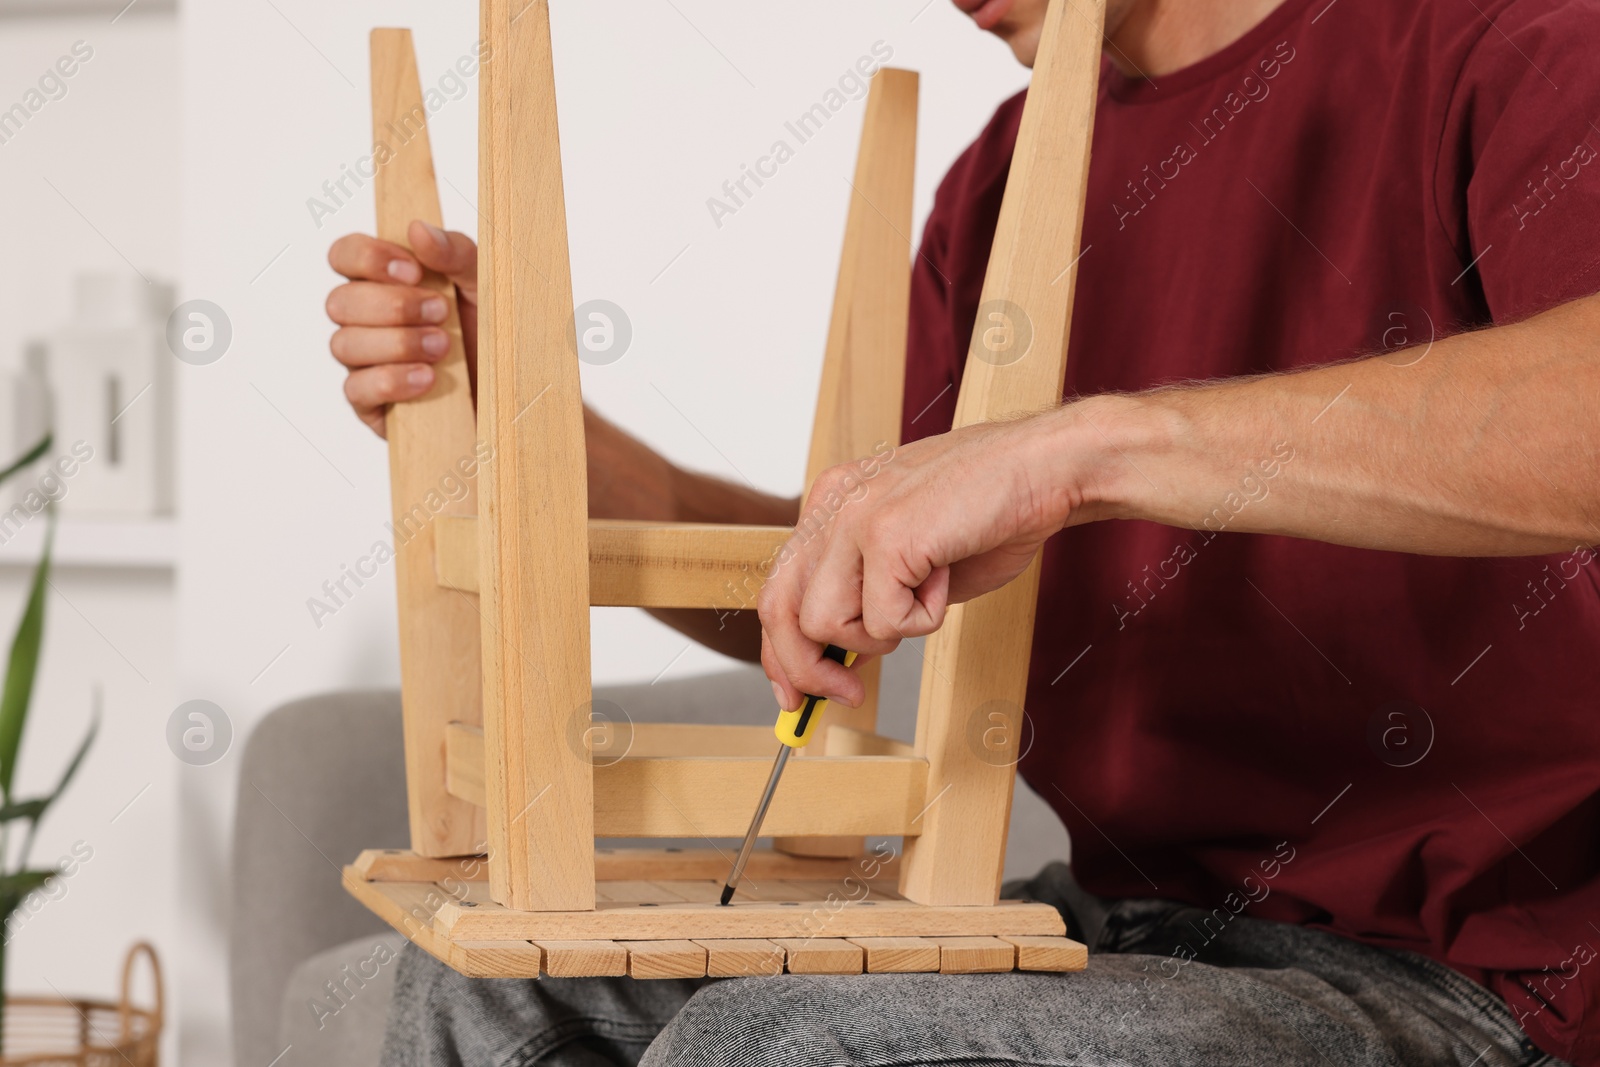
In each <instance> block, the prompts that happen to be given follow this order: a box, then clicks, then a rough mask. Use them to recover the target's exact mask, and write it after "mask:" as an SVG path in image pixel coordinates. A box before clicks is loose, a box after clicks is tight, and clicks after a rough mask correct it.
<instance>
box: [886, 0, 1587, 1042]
mask: <svg viewBox="0 0 1600 1067" xmlns="http://www.w3.org/2000/svg"><path fill="white" fill-rule="evenodd" d="M1021 105H1022V100H1021V98H1020V97H1018V98H1016V99H1013V100H1011V101H1008V102H1007V103H1006V104H1005V105H1003V106H1002V107H1001V108H1000V111H999V113H998V114H997V115H996V116H995V118H994V120H993V122H992V123H991V124H990V126H989V127H988V129H987V130H985V132H984V133H983V134H982V136H981V137H980V138H979V139H978V141H977V142H976V143H975V144H974V145H973V146H972V147H971V148H970V149H968V150H967V152H966V153H965V154H964V155H963V156H962V157H961V158H960V160H959V161H958V162H957V163H956V165H955V167H954V168H953V169H952V171H951V172H950V175H949V176H948V177H947V178H946V179H945V181H944V183H943V185H942V187H941V188H940V190H939V194H938V198H937V201H936V204H935V207H934V211H933V214H932V216H931V217H930V218H929V220H928V225H927V230H926V233H925V235H924V239H923V246H922V253H923V254H922V255H921V256H919V257H918V258H917V260H916V267H915V275H914V280H913V295H912V319H911V341H910V349H909V351H910V356H909V360H910V361H909V366H908V370H907V381H906V404H905V412H906V416H905V418H906V423H905V438H906V439H907V440H912V439H915V438H917V437H922V436H926V435H928V434H933V433H939V432H942V431H944V430H946V429H948V428H949V426H950V422H951V417H952V413H953V411H954V407H955V394H956V390H955V388H953V386H955V385H958V384H959V381H960V375H961V369H962V363H963V359H964V357H965V354H966V351H967V346H968V342H969V339H970V336H971V332H972V325H973V319H974V315H975V312H976V308H977V304H978V297H979V290H980V287H981V285H982V280H983V273H984V268H985V264H986V262H987V259H988V253H989V248H990V244H991V242H992V240H993V234H994V226H995V220H996V217H997V215H998V212H999V207H1000V199H1001V195H1002V193H1003V191H1004V186H1005V177H1006V171H1007V168H1008V166H1009V161H1010V156H1011V151H1012V146H1013V143H1014V140H1015V136H1016V130H1017V123H1018V120H1019V118H1020V115H1021V110H1022V107H1021ZM1063 195H1069V194H1068V192H1067V191H1064V192H1063ZM1083 247H1084V249H1085V251H1084V254H1083V257H1082V259H1081V261H1080V262H1079V263H1078V266H1077V268H1076V271H1077V286H1078V289H1077V305H1076V311H1075V313H1074V316H1073V324H1072V339H1071V354H1070V359H1069V361H1068V365H1067V384H1066V393H1067V395H1069V396H1070V395H1074V394H1092V393H1100V392H1105V391H1108V390H1137V389H1145V388H1148V387H1150V386H1154V385H1158V384H1161V383H1166V382H1172V381H1176V380H1181V379H1202V378H1212V377H1225V376H1229V375H1241V374H1258V373H1262V372H1269V371H1283V370H1289V369H1290V368H1294V367H1304V366H1308V365H1314V364H1319V363H1328V362H1331V361H1335V360H1341V359H1347V358H1350V357H1353V356H1358V355H1362V354H1370V353H1384V352H1385V350H1386V349H1395V350H1396V351H1391V352H1388V353H1387V354H1386V355H1384V356H1383V357H1382V358H1387V359H1388V360H1389V361H1390V362H1391V363H1392V364H1394V368H1395V369H1394V373H1396V374H1404V373H1406V370H1405V365H1406V364H1407V363H1408V362H1410V361H1411V360H1413V359H1415V358H1418V357H1419V356H1421V355H1422V353H1423V352H1424V350H1425V349H1424V348H1423V347H1415V348H1412V349H1409V350H1405V351H1400V350H1399V349H1402V348H1403V347H1404V346H1406V345H1413V346H1424V345H1425V343H1426V342H1427V340H1428V339H1429V337H1430V336H1435V335H1437V336H1443V335H1446V334H1448V333H1451V332H1456V331H1460V330H1462V329H1466V328H1470V327H1482V326H1487V325H1490V324H1493V323H1504V322H1508V321H1511V320H1514V319H1518V318H1523V317H1526V316H1528V315H1530V314H1533V313H1535V312H1538V311H1540V310H1542V309H1545V308H1548V307H1550V306H1552V305H1555V304H1558V303H1561V302H1563V301H1566V300H1570V299H1574V298H1577V297H1580V296H1584V295H1587V294H1590V293H1593V292H1594V291H1596V290H1597V289H1600V0H1509V2H1508V0H1472V2H1469V0H1416V2H1409V3H1395V2H1393V0H1334V2H1332V3H1330V2H1329V0H1287V2H1286V3H1284V4H1283V6H1282V7H1280V8H1279V9H1277V10H1276V11H1275V12H1274V13H1273V14H1272V15H1271V16H1269V17H1268V18H1267V19H1266V21H1265V22H1263V23H1262V24H1261V25H1259V26H1258V27H1256V28H1255V29H1254V30H1252V31H1251V32H1250V33H1249V34H1247V35H1246V36H1245V37H1244V38H1243V39H1241V40H1240V41H1238V42H1236V43H1235V44H1233V45H1232V46H1230V47H1228V48H1227V49H1225V50H1223V51H1222V52H1220V53H1219V54H1217V55H1215V56H1212V57H1211V58H1209V59H1206V60H1205V61H1203V62H1201V63H1198V64H1196V65H1194V66H1192V67H1190V68H1188V69H1186V70H1182V71H1179V72H1177V73H1173V74H1167V75H1163V76H1161V77H1159V78H1157V79H1155V80H1154V82H1145V81H1142V80H1138V79H1130V78H1127V77H1124V76H1122V75H1121V74H1119V73H1117V72H1116V71H1114V70H1111V69H1110V68H1109V67H1107V69H1106V70H1105V71H1104V73H1103V76H1102V79H1101V86H1100V102H1099V112H1098V115H1097V118H1096V125H1095V134H1094V157H1093V166H1092V168H1091V171H1090V175H1089V188H1088V201H1087V218H1086V220H1085V224H1084V231H1083ZM946 279H948V282H947V281H946ZM1423 358H1433V359H1438V358H1441V356H1440V355H1439V354H1438V353H1437V352H1435V353H1432V354H1430V355H1429V356H1425V357H1423ZM1345 399H1346V401H1347V402H1353V401H1351V398H1348V397H1347V398H1345ZM1596 414H1597V416H1600V413H1596ZM1323 417H1326V418H1337V417H1338V408H1337V407H1334V408H1333V409H1331V410H1330V411H1328V412H1327V413H1326V414H1325V415H1324V416H1323ZM1486 419H1487V421H1486V424H1485V426H1486V432H1491V433H1492V432H1494V421H1493V415H1492V413H1489V414H1487V415H1486ZM1570 433H1571V439H1572V446H1573V447H1572V450H1571V455H1570V465H1564V466H1559V467H1556V468H1555V469H1550V470H1545V471H1541V472H1539V473H1538V474H1537V475H1534V474H1531V473H1530V475H1529V476H1530V477H1535V476H1537V477H1540V478H1542V479H1544V480H1545V481H1546V483H1547V484H1549V485H1550V486H1551V490H1550V491H1551V492H1562V491H1563V488H1562V487H1563V486H1575V485H1576V484H1578V482H1579V481H1580V480H1581V481H1585V482H1587V481H1592V480H1593V478H1594V462H1595V447H1596V446H1595V444H1594V442H1595V440H1596V439H1597V437H1600V419H1597V425H1595V426H1573V427H1571V428H1570ZM1294 445H1295V442H1294V441H1292V440H1291V441H1289V442H1286V448H1285V449H1284V450H1283V454H1280V455H1278V456H1277V457H1263V459H1265V460H1268V461H1269V466H1272V465H1273V464H1272V462H1271V461H1272V460H1274V458H1275V459H1276V467H1275V469H1276V470H1277V471H1278V473H1279V474H1281V473H1282V472H1283V471H1286V470H1292V468H1293V465H1294V459H1293V450H1294ZM1250 473H1251V472H1249V471H1246V470H1243V469H1241V471H1240V472H1239V474H1240V483H1241V492H1240V494H1239V496H1237V497H1235V498H1234V503H1233V504H1232V505H1229V507H1231V508H1233V509H1234V510H1238V509H1239V508H1238V507H1236V506H1235V505H1238V502H1239V501H1240V500H1248V498H1249V496H1250V494H1251V493H1256V494H1259V493H1260V492H1261V491H1262V488H1261V487H1262V486H1264V487H1265V491H1267V492H1270V491H1271V485H1272V483H1271V480H1270V478H1265V479H1264V478H1261V477H1259V476H1258V477H1257V479H1256V480H1255V481H1253V482H1248V483H1247V481H1246V479H1247V477H1248V476H1249V475H1250ZM1252 487H1253V488H1252ZM1219 503H1220V502H1219ZM1242 506H1246V507H1247V506H1249V505H1248V504H1247V503H1246V504H1244V505H1242ZM1213 514H1214V515H1215V514H1218V513H1213ZM1221 514H1222V519H1221V520H1218V521H1216V522H1214V523H1213V524H1212V527H1211V529H1210V530H1201V531H1195V530H1185V529H1176V528H1173V527H1169V526H1161V525H1157V524H1154V523H1146V522H1121V521H1118V522H1101V523H1095V524H1091V525H1087V526H1081V527H1077V528H1074V529H1071V530H1068V531H1066V532H1064V533H1062V534H1061V535H1059V536H1057V537H1055V538H1053V539H1052V540H1051V541H1050V542H1049V544H1047V545H1046V547H1045V550H1044V578H1043V585H1042V587H1041V591H1040V595H1039V615H1038V623H1037V631H1036V637H1035V641H1034V649H1033V661H1032V670H1031V677H1030V684H1029V705H1028V711H1029V716H1030V719H1031V724H1032V728H1033V731H1034V734H1035V736H1033V737H1032V739H1031V744H1030V747H1029V749H1028V752H1027V755H1026V756H1025V758H1024V759H1023V761H1022V764H1021V768H1022V771H1023V773H1024V774H1025V776H1026V778H1027V780H1028V781H1029V782H1030V783H1031V784H1032V785H1033V787H1034V788H1035V789H1036V790H1038V792H1039V793H1040V794H1041V795H1043V796H1044V797H1045V799H1046V800H1048V801H1050V802H1051V803H1052V804H1053V805H1054V806H1055V808H1056V810H1057V812H1058V813H1059V814H1060V815H1061V817H1062V819H1063V820H1065V822H1066V824H1067V827H1068V828H1069V829H1070V831H1071V833H1072V842H1073V853H1074V856H1073V867H1074V870H1075V872H1076V874H1077V876H1078V878H1079V879H1080V881H1081V882H1082V883H1083V885H1084V886H1085V887H1086V888H1088V889H1090V890H1091V891H1093V892H1096V893H1100V894H1103V895H1107V896H1158V897H1166V898H1172V899H1178V900H1184V901H1189V902H1192V903H1194V904H1197V905H1199V906H1201V907H1205V908H1207V909H1218V912H1219V915H1222V916H1227V915H1230V914H1232V913H1233V912H1236V911H1240V910H1243V911H1245V912H1246V913H1248V914H1251V915H1255V916H1258V917H1264V918H1270V919H1278V920H1284V921H1288V922H1295V923H1304V924H1308V925H1312V926H1316V927H1320V928H1323V929H1327V930H1331V931H1334V932H1336V933H1339V934H1341V935H1344V936H1347V937H1352V938H1356V939H1359V940H1361V941H1365V942H1368V943H1371V944H1375V945H1382V946H1387V947H1390V948H1396V949H1407V950H1411V951H1414V952H1419V953H1422V954H1424V955H1426V956H1430V957H1432V958H1434V959H1435V960H1440V961H1443V962H1444V963H1446V964H1448V965H1449V966H1450V967H1453V968H1455V969H1456V970H1458V971H1460V972H1462V973H1463V974H1466V975H1468V976H1469V977H1471V978H1473V979H1475V980H1477V981H1479V982H1482V983H1484V984H1485V985H1487V986H1488V987H1489V988H1490V989H1492V990H1494V991H1495V992H1497V993H1499V994H1500V995H1501V996H1503V997H1504V998H1505V999H1506V1001H1507V1002H1508V1004H1509V1005H1510V1006H1511V1008H1512V1010H1513V1011H1514V1012H1515V1013H1516V1015H1517V1016H1518V1018H1519V1020H1520V1021H1521V1023H1522V1025H1523V1027H1524V1029H1525V1030H1526V1031H1527V1033H1528V1034H1529V1035H1530V1036H1531V1037H1532V1038H1533V1040H1534V1041H1535V1042H1537V1043H1538V1045H1539V1046H1541V1047H1542V1048H1544V1049H1545V1050H1547V1051H1550V1052H1553V1053H1555V1054H1556V1055H1558V1056H1561V1057H1564V1058H1566V1059H1569V1060H1573V1061H1575V1062H1578V1063H1580V1064H1596V1063H1600V700H1597V699H1596V689H1597V683H1600V563H1597V562H1595V561H1594V556H1593V553H1591V552H1590V551H1588V550H1587V549H1582V550H1575V551H1573V552H1568V553H1563V554H1559V555H1555V556H1549V557H1543V558H1537V559H1530V558H1513V559H1454V558H1432V557H1424V556H1411V555H1403V554H1399V553H1390V552H1376V551H1365V550H1362V549H1356V548H1344V547H1340V546H1337V545H1329V544H1322V543H1319V542H1316V541H1307V540H1296V539H1293V538H1287V537H1270V536H1257V535H1249V534H1240V533H1234V532H1228V531H1227V530H1226V519H1227V518H1228V516H1229V514H1230V512H1223V513H1221ZM1197 518H1198V517H1197ZM1218 526H1221V527H1223V532H1221V533H1216V532H1214V531H1215V530H1216V528H1217V527H1218ZM1024 743H1025V744H1028V743H1029V742H1028V739H1026V738H1025V740H1024ZM1206 944H1207V937H1206V933H1205V932H1204V931H1199V930H1197V931H1196V936H1195V938H1194V940H1193V941H1192V942H1191V944H1190V946H1189V950H1190V951H1191V952H1192V953H1193V954H1194V957H1195V958H1196V959H1197V960H1199V961H1202V962H1203V961H1204V960H1205V959H1206Z"/></svg>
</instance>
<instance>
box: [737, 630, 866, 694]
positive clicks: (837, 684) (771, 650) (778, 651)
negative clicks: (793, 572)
mask: <svg viewBox="0 0 1600 1067" xmlns="http://www.w3.org/2000/svg"><path fill="white" fill-rule="evenodd" d="M852 651H853V650H852ZM761 662H762V665H763V666H764V667H766V668H767V677H768V678H771V679H772V680H773V681H774V682H776V683H778V688H779V689H780V690H781V691H782V694H783V696H784V697H785V698H786V699H787V700H788V701H790V703H788V704H786V705H785V710H788V711H793V710H794V709H795V708H798V707H799V706H800V704H801V700H802V698H803V697H804V696H805V695H806V694H808V693H815V694H816V695H817V696H824V697H828V698H829V699H830V700H837V701H839V702H840V703H841V704H847V705H849V706H850V707H852V708H854V707H859V706H860V705H861V702H862V701H863V700H865V699H866V696H867V690H866V687H865V686H864V685H862V684H861V679H860V678H857V677H856V675H855V672H854V671H852V670H850V669H849V668H847V667H844V666H841V665H840V664H837V663H835V662H833V660H831V659H826V658H824V657H823V655H822V646H821V645H820V644H818V643H817V642H815V641H813V640H811V639H810V638H808V637H806V636H805V634H803V633H801V632H800V625H799V616H798V615H796V614H795V613H794V612H793V611H792V610H791V611H785V612H781V613H774V614H772V616H771V617H770V618H769V616H768V613H767V612H766V611H763V612H762V614H761Z"/></svg>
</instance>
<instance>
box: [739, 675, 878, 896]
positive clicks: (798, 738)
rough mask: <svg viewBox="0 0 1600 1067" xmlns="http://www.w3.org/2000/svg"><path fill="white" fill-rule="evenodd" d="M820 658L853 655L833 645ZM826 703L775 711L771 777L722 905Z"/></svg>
mask: <svg viewBox="0 0 1600 1067" xmlns="http://www.w3.org/2000/svg"><path fill="white" fill-rule="evenodd" d="M822 654H823V655H824V656H826V657H827V658H828V659H831V660H833V662H835V663H838V664H842V665H843V666H846V667H848V666H850V664H852V663H854V662H855V661H856V654H855V653H854V652H846V651H845V650H844V649H842V648H840V647H838V646H837V645H829V646H828V647H827V648H825V649H823V650H822ZM827 703H828V700H827V698H826V697H814V696H808V697H806V698H805V700H804V702H802V703H801V705H800V707H799V708H797V709H796V710H794V711H784V710H782V709H779V711H778V722H777V725H775V726H774V727H773V728H772V732H773V733H775V734H777V735H778V740H779V741H781V742H782V744H780V745H779V746H778V758H777V759H776V760H774V761H773V764H772V776H771V777H770V778H768V779H767V788H766V789H765V790H763V791H762V793H761V803H760V804H758V805H756V814H755V818H753V819H751V820H750V829H749V830H747V831H745V835H744V844H743V845H742V846H740V848H739V857H738V859H736V860H734V861H733V873H732V874H730V875H728V884H727V885H725V886H723V887H722V903H723V904H726V903H728V901H730V900H732V899H733V891H734V890H735V889H737V888H739V879H740V878H741V877H743V876H744V865H745V863H746V861H748V860H749V859H750V851H751V849H753V848H755V847H756V838H757V837H759V836H760V835H761V821H762V820H763V819H765V818H766V817H767V808H769V807H771V806H772V794H773V793H775V792H777V789H778V779H780V778H782V777H783V768H784V765H785V764H787V763H788V762H789V753H791V752H793V751H794V750H795V749H797V748H805V747H806V745H808V744H810V743H811V736H812V735H813V734H814V733H816V731H817V723H819V722H821V721H822V709H823V708H824V707H826V706H827Z"/></svg>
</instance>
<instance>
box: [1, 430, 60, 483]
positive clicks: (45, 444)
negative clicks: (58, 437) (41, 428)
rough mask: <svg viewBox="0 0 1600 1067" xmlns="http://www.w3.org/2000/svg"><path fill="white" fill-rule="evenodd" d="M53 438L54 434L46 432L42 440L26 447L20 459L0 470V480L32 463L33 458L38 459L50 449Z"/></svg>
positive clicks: (2, 480)
mask: <svg viewBox="0 0 1600 1067" xmlns="http://www.w3.org/2000/svg"><path fill="white" fill-rule="evenodd" d="M54 440H55V435H54V434H48V433H47V434H45V435H44V440H42V441H40V442H39V443H38V444H36V445H34V446H33V447H32V448H30V449H28V451H27V452H26V453H24V454H23V457H22V458H21V459H19V460H17V461H16V462H15V463H13V464H11V466H9V467H7V468H6V469H5V470H0V482H4V481H5V480H6V479H7V478H9V477H11V476H12V475H13V474H15V473H17V472H18V471H19V470H21V469H22V468H24V467H26V466H27V465H28V464H30V463H32V462H33V461H34V460H36V459H38V458H39V457H41V456H43V455H44V454H45V453H46V452H48V451H50V445H51V443H52V442H53V441H54Z"/></svg>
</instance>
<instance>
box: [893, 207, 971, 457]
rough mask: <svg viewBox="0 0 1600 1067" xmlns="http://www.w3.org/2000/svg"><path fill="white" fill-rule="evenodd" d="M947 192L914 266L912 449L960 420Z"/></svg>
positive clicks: (907, 421)
mask: <svg viewBox="0 0 1600 1067" xmlns="http://www.w3.org/2000/svg"><path fill="white" fill-rule="evenodd" d="M945 192H946V190H945V189H944V188H941V189H940V191H939V196H938V198H936V200H935V203H934V208H933V212H932V213H931V214H930V215H929V216H928V223H927V226H925V227H924V228H923V231H922V247H921V249H920V250H919V251H918V253H917V256H916V258H915V259H914V260H913V261H912V264H911V313H910V321H909V322H908V323H907V329H906V382H905V406H904V408H903V409H902V413H901V416H900V440H901V441H903V442H905V443H906V444H910V443H911V442H912V441H918V440H921V439H922V438H924V437H931V436H933V435H934V434H940V433H944V432H945V431H946V430H948V429H950V424H951V423H952V422H954V421H955V413H956V387H957V383H958V381H959V377H960V372H959V369H958V368H957V367H956V366H955V364H954V361H953V360H952V358H951V349H952V344H953V339H952V337H951V335H950V296H951V294H950V291H949V286H947V285H946V284H945V283H944V281H943V279H942V278H941V275H940V271H941V270H942V269H943V268H942V267H941V266H940V264H942V263H946V262H948V259H949V245H950V234H949V225H950V224H949V219H948V218H947V217H946V216H947V215H948V213H949V210H950V208H949V205H948V204H947V203H943V202H942V201H944V199H945Z"/></svg>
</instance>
